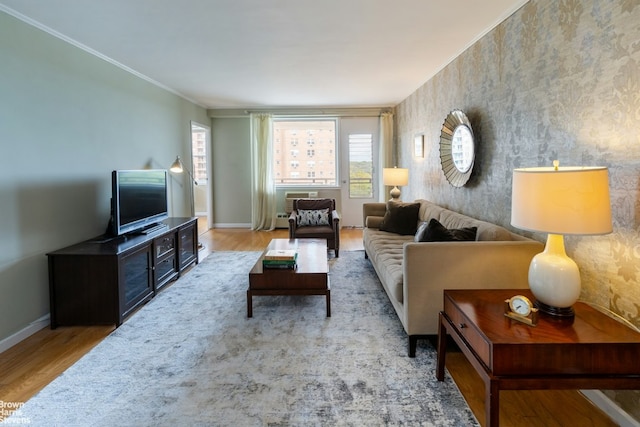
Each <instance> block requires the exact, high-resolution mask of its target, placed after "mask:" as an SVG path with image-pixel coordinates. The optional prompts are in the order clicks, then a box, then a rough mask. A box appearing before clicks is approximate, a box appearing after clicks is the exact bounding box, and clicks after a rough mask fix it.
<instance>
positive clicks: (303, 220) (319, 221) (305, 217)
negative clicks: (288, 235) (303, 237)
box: [297, 209, 329, 227]
mask: <svg viewBox="0 0 640 427" xmlns="http://www.w3.org/2000/svg"><path fill="white" fill-rule="evenodd" d="M297 221H298V225H299V226H301V227H306V226H310V225H329V209H300V210H298V218H297Z"/></svg>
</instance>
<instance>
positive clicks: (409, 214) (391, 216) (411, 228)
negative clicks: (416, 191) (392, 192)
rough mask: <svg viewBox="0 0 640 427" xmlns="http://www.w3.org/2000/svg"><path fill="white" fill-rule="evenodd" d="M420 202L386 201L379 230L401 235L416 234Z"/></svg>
mask: <svg viewBox="0 0 640 427" xmlns="http://www.w3.org/2000/svg"><path fill="white" fill-rule="evenodd" d="M419 210H420V203H401V202H388V203H387V211H386V213H385V214H384V218H383V219H382V222H381V223H380V228H379V229H380V230H381V231H387V232H389V233H397V234H402V235H405V236H406V235H412V234H416V229H417V228H418V212H419Z"/></svg>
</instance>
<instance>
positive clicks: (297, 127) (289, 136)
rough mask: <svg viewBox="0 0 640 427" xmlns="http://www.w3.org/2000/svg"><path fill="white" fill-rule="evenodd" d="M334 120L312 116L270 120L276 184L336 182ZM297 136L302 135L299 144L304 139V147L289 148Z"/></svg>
mask: <svg viewBox="0 0 640 427" xmlns="http://www.w3.org/2000/svg"><path fill="white" fill-rule="evenodd" d="M336 122H337V120H336V119H313V118H309V119H297V120H296V119H275V120H274V121H273V141H274V153H275V155H274V172H275V173H274V176H275V177H276V178H275V180H276V186H278V185H280V186H287V187H291V186H296V185H300V186H305V187H313V186H323V187H326V186H332V187H333V186H337V185H338V181H337V170H336V167H337V164H338V162H337V159H336V157H335V156H336V155H335V153H338V152H339V150H337V137H336V127H337V125H336ZM301 135H306V140H305V139H303V140H302V141H304V142H302V143H303V144H304V143H305V142H306V144H307V147H308V148H307V149H302V150H298V149H291V148H290V147H292V146H293V147H295V146H297V145H298V141H299V138H300V137H301ZM303 147H304V145H303V146H302V147H300V148H303ZM314 147H318V148H319V149H315V148H314Z"/></svg>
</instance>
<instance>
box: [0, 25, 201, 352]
mask: <svg viewBox="0 0 640 427" xmlns="http://www.w3.org/2000/svg"><path fill="white" fill-rule="evenodd" d="M191 120H195V121H197V122H200V123H209V122H210V121H209V118H208V117H207V114H206V111H205V110H204V109H203V108H201V107H198V106H196V105H194V104H192V103H190V102H188V101H185V100H184V99H182V98H180V97H178V96H176V95H174V94H171V93H169V92H167V91H165V90H162V89H160V88H158V87H157V86H154V85H152V84H151V83H149V82H146V81H144V80H142V79H140V78H138V77H135V76H133V75H132V74H130V73H127V72H125V71H123V70H121V69H119V68H117V67H115V66H114V65H111V64H109V63H107V62H105V61H104V60H101V59H99V58H96V57H95V56H92V55H90V54H88V53H86V52H84V51H82V50H80V49H78V48H76V47H73V46H71V45H69V44H67V43H65V42H63V41H61V40H59V39H57V38H55V37H52V36H50V35H48V34H46V33H44V32H42V31H40V30H38V29H35V28H33V27H31V26H29V25H27V24H25V23H23V22H21V21H19V20H17V19H15V18H13V17H11V16H9V15H7V14H5V13H2V12H0V147H1V148H2V150H1V152H2V167H0V341H1V340H2V339H4V338H6V337H8V336H10V335H12V334H13V333H16V332H18V331H20V330H22V329H23V328H25V327H26V326H28V325H29V324H30V323H31V322H34V321H35V320H37V319H39V318H41V317H42V316H45V315H46V314H47V313H48V312H49V291H48V278H47V258H46V256H45V254H46V253H47V252H49V251H53V250H55V249H58V248H61V247H64V246H66V245H69V244H72V243H76V242H78V241H81V240H84V239H88V238H91V237H93V236H96V235H99V234H101V233H102V232H103V231H104V229H105V226H106V224H107V220H108V215H109V198H110V185H111V184H110V175H111V171H112V170H113V169H126V168H142V167H144V166H146V165H147V164H151V165H152V166H153V167H155V168H167V167H168V166H169V165H170V164H171V162H172V161H173V160H174V159H175V156H176V155H177V154H180V155H181V156H183V158H188V157H189V154H190V149H189V141H190V139H189V138H190V137H189V134H190V121H191ZM182 179H184V177H182V176H180V177H179V178H178V179H176V178H173V177H172V179H171V180H170V181H171V182H170V183H171V188H170V190H171V191H170V196H172V198H173V200H172V201H171V207H172V213H173V214H174V215H186V214H187V212H188V206H189V202H188V197H187V196H186V195H185V194H184V193H183V191H182V188H183V186H182V185H183V184H182V182H181V180H182Z"/></svg>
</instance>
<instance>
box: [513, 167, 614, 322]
mask: <svg viewBox="0 0 640 427" xmlns="http://www.w3.org/2000/svg"><path fill="white" fill-rule="evenodd" d="M511 225H513V226H514V227H517V228H520V229H523V230H529V231H538V232H544V233H548V236H547V244H546V246H545V249H544V252H542V253H540V254H538V255H536V256H535V257H534V258H533V260H532V261H531V265H530V266H529V287H530V288H531V292H532V293H533V295H534V296H535V297H536V300H537V301H536V304H537V305H538V307H539V309H540V311H542V312H545V313H548V314H552V315H555V316H573V309H572V308H571V306H572V305H573V304H574V303H575V302H576V301H577V300H578V298H579V297H580V288H581V284H580V272H579V270H578V266H577V264H576V263H575V262H574V261H573V260H572V259H571V258H569V257H568V256H567V254H566V252H565V248H564V235H565V234H574V235H596V234H607V233H610V232H611V231H612V225H611V203H610V199H609V175H608V170H607V168H605V167H558V165H557V161H555V162H554V167H539V168H522V169H514V171H513V189H512V200H511Z"/></svg>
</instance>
